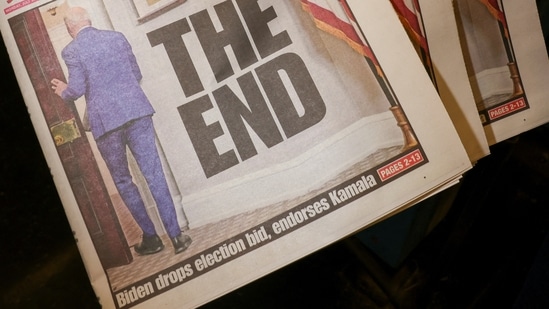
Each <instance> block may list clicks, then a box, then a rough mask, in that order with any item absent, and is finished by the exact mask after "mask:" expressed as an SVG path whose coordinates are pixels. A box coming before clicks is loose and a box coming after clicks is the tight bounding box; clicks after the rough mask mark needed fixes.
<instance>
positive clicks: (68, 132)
mask: <svg viewBox="0 0 549 309" xmlns="http://www.w3.org/2000/svg"><path fill="white" fill-rule="evenodd" d="M50 131H51V135H52V136H53V140H54V141H55V145H56V146H61V145H63V144H66V143H70V142H72V141H74V140H75V139H77V138H79V137H81V136H82V135H81V134H80V130H79V129H78V125H77V124H76V120H75V119H74V118H72V119H69V120H67V121H63V122H61V123H59V124H56V125H53V126H51V127H50Z"/></svg>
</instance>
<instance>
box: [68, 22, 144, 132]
mask: <svg viewBox="0 0 549 309" xmlns="http://www.w3.org/2000/svg"><path fill="white" fill-rule="evenodd" d="M61 56H62V57H63V60H64V61H65V63H66V65H67V68H68V70H69V79H68V83H67V85H68V87H67V89H66V90H65V91H63V93H62V95H61V97H62V98H63V99H64V100H68V101H74V100H76V99H78V98H79V97H81V96H84V97H85V98H86V104H87V106H86V108H87V113H88V119H89V124H90V127H91V131H92V134H93V136H94V138H95V139H97V138H99V137H101V136H102V135H103V134H105V133H107V132H109V131H112V130H114V129H117V128H119V127H121V126H123V125H124V124H126V123H127V122H128V121H131V120H134V119H137V118H141V117H144V116H150V115H152V114H153V113H154V109H153V107H152V105H151V103H150V102H149V100H148V99H147V96H146V95H145V93H144V92H143V90H142V89H141V86H140V85H139V82H140V80H141V77H142V75H141V70H140V69H139V66H138V64H137V61H136V59H135V55H134V54H133V52H132V49H131V46H130V44H129V43H128V41H127V39H126V38H125V37H124V35H123V34H121V33H119V32H116V31H110V30H98V29H96V28H93V27H87V28H84V29H82V30H80V32H79V33H78V34H77V35H76V37H75V38H74V39H73V40H72V42H71V43H69V44H68V45H67V46H66V47H65V48H64V49H63V51H62V53H61Z"/></svg>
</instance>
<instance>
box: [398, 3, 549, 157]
mask: <svg viewBox="0 0 549 309" xmlns="http://www.w3.org/2000/svg"><path fill="white" fill-rule="evenodd" d="M391 2H392V3H393V4H394V6H395V8H396V9H397V10H399V13H400V14H399V15H400V16H401V20H403V21H404V24H405V27H406V29H408V32H409V33H410V34H411V35H410V37H411V38H412V39H413V40H414V41H416V42H417V43H416V45H418V46H421V48H419V49H420V50H421V52H422V55H423V58H422V59H423V60H424V63H425V64H426V66H430V67H434V68H436V70H435V73H436V75H439V76H445V77H446V78H447V79H448V80H452V82H451V83H448V84H447V85H448V88H449V89H450V90H451V96H450V99H451V98H454V97H455V98H458V99H459V98H460V97H461V98H464V99H465V98H466V97H471V98H470V99H467V100H468V101H472V104H473V105H474V106H475V109H476V113H477V115H478V116H477V117H479V118H480V121H481V123H482V127H483V128H484V134H485V136H486V141H487V142H488V144H489V145H493V144H495V143H498V142H500V141H502V140H505V139H508V138H511V137H513V136H516V135H518V134H520V133H522V132H525V131H528V130H530V129H533V128H535V127H537V126H540V125H542V124H544V123H547V122H549V105H548V104H547V102H546V100H547V97H549V89H548V87H547V86H546V82H545V81H546V79H547V76H549V61H548V57H547V50H546V46H545V42H544V38H543V34H542V29H541V25H540V20H539V14H538V11H537V6H536V1H535V0H524V1H512V0H444V1H438V0H391ZM456 31H457V33H458V34H459V42H460V44H457V45H456V44H452V41H456V40H455V37H456V35H455V34H454V32H456ZM448 34H450V35H448ZM460 45H461V47H459V46H460ZM458 49H461V50H462V58H463V59H457V57H456V55H455V52H456V51H457V50H458ZM437 51H444V52H442V53H440V52H437ZM456 62H464V65H462V64H460V65H458V66H456ZM464 70H466V74H467V76H465V77H464V76H463V75H464V74H463V72H464ZM438 80H440V79H438V78H437V81H438ZM464 80H465V81H467V82H468V83H469V85H470V87H469V88H470V89H469V90H468V91H467V89H465V87H464V85H463V81H464ZM456 94H460V96H456ZM441 97H442V99H443V101H445V103H447V100H445V99H446V98H447V97H448V96H446V95H445V94H444V93H443V92H441ZM468 105H470V104H460V106H461V107H462V109H461V112H458V111H457V110H449V111H448V112H449V114H450V115H451V117H452V119H453V120H455V119H456V117H460V115H463V116H467V115H470V113H469V112H467V111H468V110H469V109H468V108H467V109H466V108H465V106H468ZM447 106H449V105H448V104H447ZM463 116H462V118H466V119H472V118H468V117H463ZM469 124H470V125H469V126H465V127H463V126H461V125H460V124H459V123H457V122H455V125H456V128H458V132H460V136H461V137H462V142H463V143H464V144H465V147H466V149H468V153H470V154H471V151H470V150H474V149H477V148H475V145H478V143H477V142H476V141H477V140H478V141H480V140H479V139H469V140H465V139H464V138H463V137H464V136H465V134H467V132H471V131H473V129H474V128H475V126H473V123H472V122H469ZM462 132H464V133H462ZM475 132H477V131H476V130H475ZM475 153H478V152H475Z"/></svg>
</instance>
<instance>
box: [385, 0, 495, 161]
mask: <svg viewBox="0 0 549 309" xmlns="http://www.w3.org/2000/svg"><path fill="white" fill-rule="evenodd" d="M476 1H479V0H476ZM391 3H392V4H393V7H394V9H395V11H396V12H397V14H398V16H399V18H400V20H401V22H402V24H403V26H404V29H405V30H406V32H407V33H408V36H409V37H410V39H411V41H412V43H413V44H414V47H415V49H416V51H417V53H418V55H419V56H420V59H421V60H422V61H423V63H424V65H425V69H426V70H427V72H428V73H429V76H430V77H431V79H432V81H433V84H434V85H435V87H436V89H437V91H438V92H439V94H440V97H441V99H442V102H443V103H444V106H445V107H446V110H447V111H448V114H449V115H450V118H451V119H452V122H453V123H454V126H455V127H456V130H457V132H458V134H459V137H460V140H461V142H462V143H463V145H464V147H465V150H466V151H467V154H468V155H469V158H470V159H471V162H473V163H474V162H476V161H478V160H479V159H481V158H483V157H485V156H486V155H488V154H489V153H490V150H489V147H488V141H487V138H486V134H485V132H484V128H483V125H482V123H481V120H480V117H479V113H478V110H477V107H476V105H475V99H474V96H473V92H472V89H471V85H470V83H469V78H468V75H467V70H466V66H465V61H464V57H463V53H462V50H461V42H460V37H459V35H458V27H457V22H456V16H455V15H454V14H453V1H452V0H442V1H439V0H391Z"/></svg>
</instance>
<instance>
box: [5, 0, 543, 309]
mask: <svg viewBox="0 0 549 309" xmlns="http://www.w3.org/2000/svg"><path fill="white" fill-rule="evenodd" d="M538 6H539V11H540V16H541V20H542V26H543V28H544V33H545V34H547V33H548V32H549V31H548V30H549V29H548V22H547V21H548V20H549V19H548V16H547V14H549V1H547V0H540V1H538ZM546 37H547V35H546ZM546 42H547V40H546ZM0 47H1V48H0V59H1V60H0V61H1V63H0V68H1V70H2V76H3V78H2V82H1V83H0V87H1V88H0V295H1V297H2V298H1V299H0V308H99V304H98V302H97V300H96V299H95V296H94V293H93V290H92V289H91V286H90V283H89V281H88V278H87V275H86V272H85V269H84V266H83V264H82V261H81V259H80V255H79V252H78V250H77V248H76V245H75V241H74V239H73V237H72V232H71V229H70V227H69V225H68V222H67V220H66V217H65V213H64V210H63V208H62V205H61V203H60V201H59V197H58V195H57V192H56V189H55V187H54V185H53V182H52V179H51V176H50V172H49V169H48V167H47V165H46V163H45V160H44V157H43V155H42V152H41V149H40V146H39V144H38V141H37V139H36V135H35V133H34V131H33V127H32V124H31V122H30V120H29V117H28V114H27V110H26V107H25V105H24V103H23V100H22V97H21V93H20V91H19V88H18V85H17V83H16V81H15V77H14V74H13V70H12V68H11V65H10V63H9V59H8V57H7V53H6V50H5V46H4V45H3V44H2V45H1V46H0ZM548 80H549V78H548ZM453 190H457V196H456V198H455V200H453V203H452V206H451V208H450V211H449V213H448V215H447V216H446V217H445V218H444V219H443V220H442V222H441V223H440V224H438V226H437V227H436V228H435V229H434V230H433V231H432V232H431V233H429V234H428V235H427V236H426V237H425V238H424V239H423V240H422V241H421V242H420V243H419V244H418V245H417V246H416V247H415V249H414V250H413V251H412V252H411V253H410V254H409V255H407V256H406V258H405V259H404V260H403V261H402V262H401V263H399V264H398V265H396V266H395V265H388V264H387V263H385V262H384V261H383V260H380V259H379V258H378V257H377V256H376V255H375V254H373V253H372V252H371V251H370V250H368V249H367V248H366V247H365V246H363V245H362V243H361V242H360V241H358V238H357V237H355V236H353V237H349V238H348V239H344V240H341V241H339V242H337V243H335V244H333V245H331V246H329V247H327V248H325V249H323V250H320V251H318V252H316V253H314V254H311V255H310V256H308V257H305V258H303V259H301V260H299V261H297V262H295V263H293V264H291V265H288V266H286V267H284V268H282V269H280V270H279V271H276V272H274V273H272V274H270V275H268V276H266V277H264V278H262V279H259V280H257V281H255V282H253V283H251V284H249V285H247V286H244V287H242V288H240V289H238V290H236V291H234V292H232V293H230V294H228V295H226V296H223V297H221V298H219V299H217V300H215V301H213V302H211V303H210V304H208V305H206V306H204V307H205V308H301V307H316V308H512V307H515V308H549V300H548V297H549V296H548V294H549V279H548V278H549V240H548V233H547V231H548V229H549V126H548V125H544V126H540V127H538V128H536V129H534V130H531V131H529V132H525V133H523V134H521V135H519V136H517V137H515V138H512V139H510V140H507V141H504V142H501V143H499V144H497V145H495V146H493V147H491V155H490V156H488V157H486V158H483V159H481V160H480V161H479V162H478V163H477V165H476V166H475V167H474V168H473V169H472V170H471V171H470V172H468V173H467V174H466V175H465V178H464V180H463V181H462V184H461V185H460V186H459V187H458V188H455V189H453ZM418 207H419V206H418Z"/></svg>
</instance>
